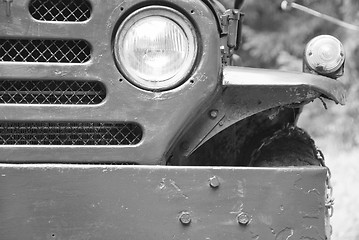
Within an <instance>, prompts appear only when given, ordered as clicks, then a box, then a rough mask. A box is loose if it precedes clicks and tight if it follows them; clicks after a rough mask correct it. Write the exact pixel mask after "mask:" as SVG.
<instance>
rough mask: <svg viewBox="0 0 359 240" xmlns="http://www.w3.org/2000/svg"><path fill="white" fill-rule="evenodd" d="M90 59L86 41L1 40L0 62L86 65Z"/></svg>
mask: <svg viewBox="0 0 359 240" xmlns="http://www.w3.org/2000/svg"><path fill="white" fill-rule="evenodd" d="M90 57H91V47H90V44H89V43H88V42H86V41H84V40H36V39H33V40H26V39H23V40H21V39H0V62H52V63H84V62H86V61H88V60H90Z"/></svg>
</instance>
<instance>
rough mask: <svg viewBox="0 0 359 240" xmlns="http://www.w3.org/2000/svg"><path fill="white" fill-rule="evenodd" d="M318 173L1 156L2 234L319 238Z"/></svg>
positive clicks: (20, 236) (321, 187) (320, 183)
mask: <svg viewBox="0 0 359 240" xmlns="http://www.w3.org/2000/svg"><path fill="white" fill-rule="evenodd" d="M325 177H326V170H325V168H321V167H306V168H305V167H304V168H225V167H222V168H221V167H216V168H213V167H197V168H189V167H161V166H114V165H71V164H70V165H64V164H62V165H61V164H34V165H31V164H1V165H0V179H1V182H0V203H1V205H0V206H1V207H0V214H1V216H2V217H1V219H0V223H1V224H0V235H1V238H2V239H8V240H10V239H17V240H18V239H39V240H40V239H104V240H105V239H108V240H112V239H156V240H157V239H223V240H225V239H252V238H259V239H287V238H289V237H290V238H291V239H303V238H306V239H325V234H324V211H325V206H324V197H323V196H324V192H325V187H324V182H325ZM183 213H185V214H187V216H185V218H184V216H183Z"/></svg>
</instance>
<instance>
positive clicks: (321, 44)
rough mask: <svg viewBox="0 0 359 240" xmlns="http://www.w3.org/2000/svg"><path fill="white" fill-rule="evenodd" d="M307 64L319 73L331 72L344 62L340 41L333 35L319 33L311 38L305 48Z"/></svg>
mask: <svg viewBox="0 0 359 240" xmlns="http://www.w3.org/2000/svg"><path fill="white" fill-rule="evenodd" d="M304 57H305V61H306V62H307V64H308V66H309V67H310V68H311V69H313V70H314V71H316V72H318V73H320V74H332V73H334V72H336V71H337V70H338V69H339V68H340V67H341V66H342V65H343V63H344V59H345V56H344V49H343V45H342V43H341V42H340V41H339V40H338V39H336V38H335V37H333V36H330V35H321V36H318V37H315V38H313V39H312V40H311V41H310V42H309V43H308V44H307V47H306V49H305V56H304Z"/></svg>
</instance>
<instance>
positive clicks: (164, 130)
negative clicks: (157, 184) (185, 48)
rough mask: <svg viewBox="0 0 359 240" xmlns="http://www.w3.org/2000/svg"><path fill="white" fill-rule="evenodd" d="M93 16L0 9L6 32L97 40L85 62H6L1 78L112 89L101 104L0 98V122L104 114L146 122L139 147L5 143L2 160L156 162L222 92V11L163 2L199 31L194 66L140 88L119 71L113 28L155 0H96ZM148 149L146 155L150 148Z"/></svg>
mask: <svg viewBox="0 0 359 240" xmlns="http://www.w3.org/2000/svg"><path fill="white" fill-rule="evenodd" d="M90 2H91V5H92V15H91V18H90V19H89V20H87V21H85V22H46V21H38V20H35V19H33V18H32V17H31V16H30V14H29V13H28V7H27V6H28V3H29V1H28V0H19V1H14V2H12V4H11V9H12V11H11V16H6V15H5V11H0V22H1V26H0V38H5V39H11V38H21V39H24V38H26V39H27V38H30V39H84V40H86V41H88V42H89V43H90V44H91V46H92V55H91V60H90V61H88V62H86V63H83V64H70V63H30V62H0V78H1V79H4V80H8V79H21V80H24V79H27V80H31V79H33V80H36V79H48V80H55V81H56V80H59V81H61V80H97V81H101V82H102V83H103V84H104V85H105V87H106V90H107V97H106V99H105V101H104V102H103V103H101V104H99V105H92V106H89V105H74V106H63V105H61V106H60V105H57V106H56V105H40V104H34V105H31V104H28V105H22V104H16V105H15V104H1V105H0V121H11V120H13V121H44V122H46V121H48V122H51V121H70V122H71V121H80V122H81V121H83V122H86V121H101V122H136V123H139V124H140V125H141V126H142V128H143V129H144V135H143V140H142V141H141V143H140V144H138V145H136V148H135V149H134V148H133V146H115V147H99V146H90V147H79V146H71V147H61V146H60V147H56V146H1V147H0V150H1V155H0V160H1V161H28V162H29V161H38V162H64V161H65V162H74V161H76V162H81V161H92V162H110V161H111V162H123V161H131V162H133V161H135V160H139V159H140V160H141V163H143V164H156V163H159V162H158V161H159V160H162V161H164V160H163V157H164V156H163V155H164V153H165V152H166V151H167V149H168V148H169V146H171V145H172V144H173V142H174V139H175V138H176V137H177V136H178V135H180V134H182V133H181V130H182V129H183V128H185V127H186V125H188V124H189V123H190V122H191V121H193V119H195V118H196V117H197V113H198V112H200V111H202V109H203V108H204V107H205V106H206V104H207V103H208V102H210V101H211V99H213V97H214V96H215V93H216V91H217V87H218V85H220V81H219V73H220V68H221V64H220V62H221V56H220V49H219V42H220V39H219V32H218V23H217V18H216V17H215V16H214V15H213V12H212V9H210V8H208V6H207V5H206V4H205V3H204V2H201V1H194V0H191V1H180V2H177V1H162V2H157V4H163V5H167V6H170V7H173V8H175V9H177V10H178V11H180V12H182V13H183V14H184V15H186V16H187V18H188V19H189V20H190V21H191V22H192V23H193V25H194V27H195V28H196V33H197V34H198V36H197V37H198V42H199V49H198V51H197V52H198V56H197V60H196V65H195V66H194V69H193V71H192V72H191V74H190V76H188V78H187V80H186V81H185V83H183V84H182V85H181V86H179V87H177V88H175V89H173V90H169V91H165V92H151V91H145V90H141V89H139V88H137V87H135V86H134V85H132V84H131V83H130V82H129V81H127V80H126V79H125V78H124V76H122V75H121V73H120V71H119V69H118V68H117V66H116V61H115V59H114V56H113V51H112V44H113V38H114V34H115V32H116V29H117V27H118V25H119V24H120V23H121V21H122V20H123V19H124V18H125V17H126V16H127V15H128V14H130V13H131V12H132V11H133V10H134V9H136V8H139V7H141V6H144V5H150V4H153V3H152V2H146V3H143V2H142V1H138V0H136V1H106V3H104V2H103V1H100V0H92V1H90ZM144 153H145V154H144Z"/></svg>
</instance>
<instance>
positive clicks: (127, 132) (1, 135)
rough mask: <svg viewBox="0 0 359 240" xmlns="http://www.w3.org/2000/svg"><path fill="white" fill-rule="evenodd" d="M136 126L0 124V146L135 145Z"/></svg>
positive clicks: (138, 130)
mask: <svg viewBox="0 0 359 240" xmlns="http://www.w3.org/2000/svg"><path fill="white" fill-rule="evenodd" d="M141 139H142V129H141V127H140V126H139V125H138V124H136V123H101V122H100V123H99V122H0V145H82V146H88V145H135V144H137V143H139V142H140V141H141Z"/></svg>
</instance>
